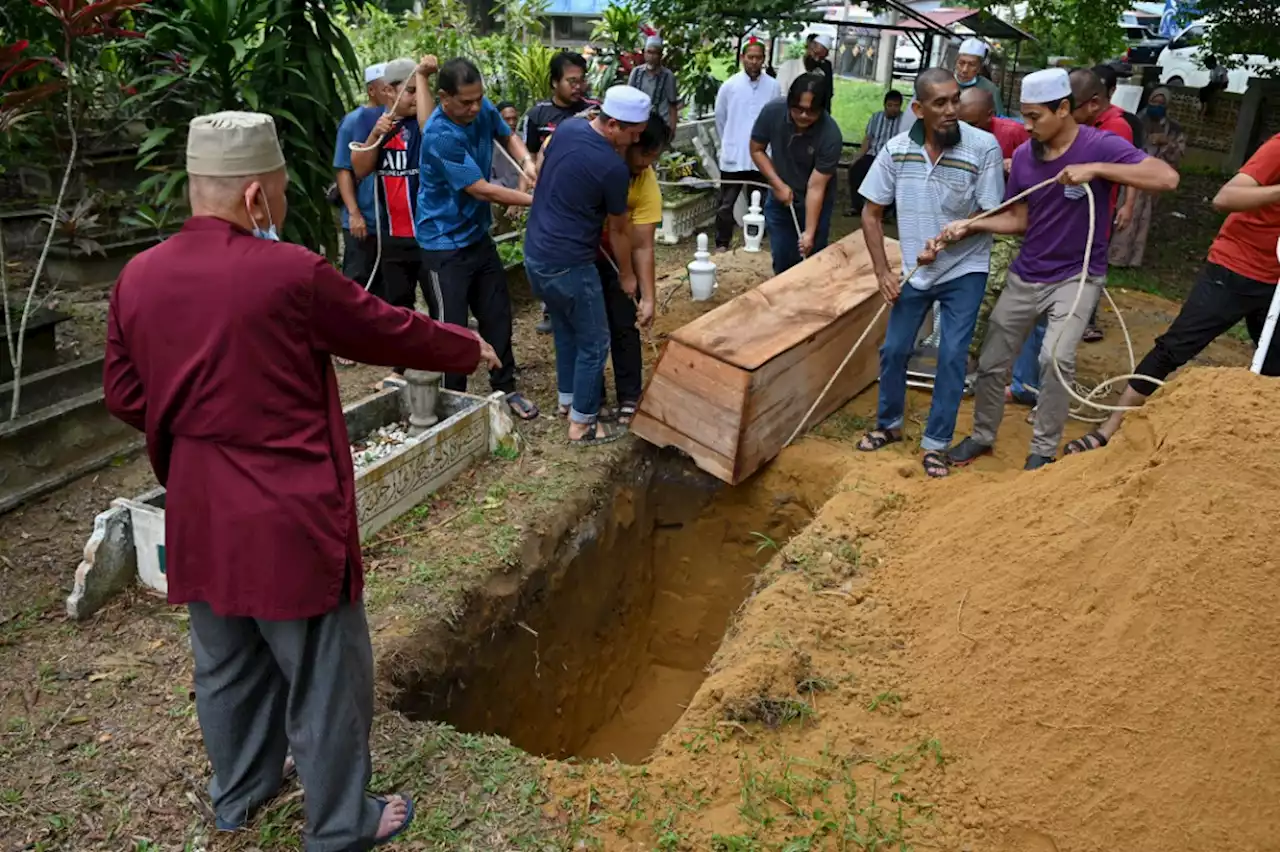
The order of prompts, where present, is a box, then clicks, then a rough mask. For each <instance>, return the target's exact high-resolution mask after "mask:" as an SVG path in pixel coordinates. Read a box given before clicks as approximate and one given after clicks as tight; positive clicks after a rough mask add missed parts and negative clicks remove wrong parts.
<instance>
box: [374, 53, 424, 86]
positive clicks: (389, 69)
mask: <svg viewBox="0 0 1280 852" xmlns="http://www.w3.org/2000/svg"><path fill="white" fill-rule="evenodd" d="M417 70H418V63H416V62H414V61H413V60H412V59H405V58H403V57H401V58H400V59H393V60H391V61H390V62H388V63H387V64H386V65H384V66H383V68H382V79H383V80H384V81H385V82H387V83H390V84H391V85H393V86H398V85H400V84H401V83H403V82H404V81H405V80H408V79H409V78H410V77H412V76H413V72H415V71H417Z"/></svg>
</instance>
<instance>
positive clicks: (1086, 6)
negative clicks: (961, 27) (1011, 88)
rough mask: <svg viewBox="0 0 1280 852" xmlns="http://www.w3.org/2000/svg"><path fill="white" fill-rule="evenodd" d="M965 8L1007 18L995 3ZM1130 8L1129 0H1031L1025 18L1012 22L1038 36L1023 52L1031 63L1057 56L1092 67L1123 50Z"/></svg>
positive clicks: (980, 0) (973, 1) (976, 1)
mask: <svg viewBox="0 0 1280 852" xmlns="http://www.w3.org/2000/svg"><path fill="white" fill-rule="evenodd" d="M962 5H965V6H970V7H973V8H977V9H984V10H986V11H989V12H992V13H995V12H997V11H999V12H1001V13H1002V14H1003V15H1004V16H1006V17H1007V16H1008V7H1007V5H1006V4H1002V3H997V2H994V0H970V2H966V3H963V4H962ZM996 7H998V8H996ZM1128 8H1129V2H1128V0H1028V3H1027V6H1026V14H1025V16H1024V17H1023V18H1022V19H1020V20H1017V21H1011V23H1015V24H1017V26H1019V27H1021V28H1022V29H1024V30H1026V31H1027V32H1029V33H1031V34H1032V35H1033V36H1035V37H1036V41H1034V42H1029V43H1027V44H1025V45H1023V49H1022V55H1023V56H1024V57H1025V58H1026V59H1028V60H1029V61H1030V62H1044V61H1045V60H1046V59H1047V58H1048V57H1049V56H1055V55H1056V56H1069V57H1071V58H1072V59H1073V60H1074V61H1075V62H1076V63H1078V64H1081V65H1092V64H1094V63H1097V62H1102V61H1105V60H1107V59H1110V58H1112V57H1114V56H1116V55H1117V54H1119V53H1120V52H1121V50H1122V49H1123V47H1124V30H1123V28H1121V26H1120V15H1121V14H1122V13H1123V12H1124V11H1125V10H1127V9H1128Z"/></svg>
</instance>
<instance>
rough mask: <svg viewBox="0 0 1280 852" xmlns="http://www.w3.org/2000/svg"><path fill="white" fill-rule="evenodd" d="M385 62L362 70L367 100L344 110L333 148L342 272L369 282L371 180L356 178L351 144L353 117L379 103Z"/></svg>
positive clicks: (353, 125) (354, 139) (357, 279)
mask: <svg viewBox="0 0 1280 852" xmlns="http://www.w3.org/2000/svg"><path fill="white" fill-rule="evenodd" d="M386 68H387V63H385V62H379V63H377V64H376V65H370V66H369V67H368V68H366V69H364V89H365V96H366V101H365V103H364V105H363V106H358V107H356V108H355V109H353V110H352V111H351V112H349V113H347V114H346V115H345V116H344V117H343V119H342V123H341V124H339V125H338V139H337V142H336V143H335V145H334V149H333V168H334V181H335V182H336V183H337V186H338V195H339V196H340V198H341V201H342V274H343V275H345V276H347V277H348V278H351V279H354V280H356V281H359V282H360V283H361V284H368V283H369V275H370V273H371V272H372V271H373V270H372V269H371V268H370V267H371V265H372V263H373V253H372V252H369V251H366V242H365V241H366V240H367V239H368V237H369V222H370V221H371V220H372V219H373V218H374V216H373V183H372V182H371V181H365V180H356V177H355V169H354V167H353V166H352V165H351V143H352V142H357V143H358V142H360V141H361V139H363V138H364V137H361V138H360V139H357V138H356V136H355V126H356V119H357V118H358V117H359V116H360V114H361V112H362V111H363V110H364V109H365V108H366V107H376V106H378V105H379V104H380V103H381V100H380V92H381V91H382V87H383V83H382V75H383V73H384V72H385V71H386Z"/></svg>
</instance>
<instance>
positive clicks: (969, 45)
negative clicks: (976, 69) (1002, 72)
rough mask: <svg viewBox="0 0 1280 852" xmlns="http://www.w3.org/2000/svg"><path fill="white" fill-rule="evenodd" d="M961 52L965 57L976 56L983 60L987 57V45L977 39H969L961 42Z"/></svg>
mask: <svg viewBox="0 0 1280 852" xmlns="http://www.w3.org/2000/svg"><path fill="white" fill-rule="evenodd" d="M960 52H961V53H962V54H964V55H965V56H976V57H978V58H979V59H983V58H985V57H986V55H987V45H986V43H985V42H981V41H978V40H977V39H976V38H967V39H965V40H964V41H962V42H960Z"/></svg>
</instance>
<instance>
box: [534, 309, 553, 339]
mask: <svg viewBox="0 0 1280 852" xmlns="http://www.w3.org/2000/svg"><path fill="white" fill-rule="evenodd" d="M533 330H534V331H536V332H538V334H550V333H551V316H550V315H549V314H545V313H544V314H543V315H542V319H541V320H540V321H539V322H538V324H537V325H535V326H534V327H533Z"/></svg>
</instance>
